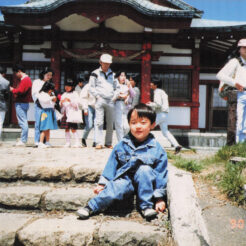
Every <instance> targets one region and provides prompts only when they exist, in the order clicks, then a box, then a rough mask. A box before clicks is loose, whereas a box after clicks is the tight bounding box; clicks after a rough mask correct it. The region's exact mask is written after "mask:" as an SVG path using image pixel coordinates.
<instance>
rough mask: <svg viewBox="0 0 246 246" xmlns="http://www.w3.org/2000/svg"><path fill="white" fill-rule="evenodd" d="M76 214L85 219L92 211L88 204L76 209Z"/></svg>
mask: <svg viewBox="0 0 246 246" xmlns="http://www.w3.org/2000/svg"><path fill="white" fill-rule="evenodd" d="M76 214H77V215H78V216H79V218H80V219H82V220H87V219H88V218H89V217H90V216H91V215H92V214H93V211H92V210H91V208H90V207H89V206H85V207H84V208H79V209H78V210H77V211H76Z"/></svg>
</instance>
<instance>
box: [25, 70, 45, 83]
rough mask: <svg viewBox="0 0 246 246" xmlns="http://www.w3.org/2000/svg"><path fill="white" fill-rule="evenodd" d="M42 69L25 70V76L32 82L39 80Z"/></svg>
mask: <svg viewBox="0 0 246 246" xmlns="http://www.w3.org/2000/svg"><path fill="white" fill-rule="evenodd" d="M43 69H44V68H43V67H34V68H32V69H26V74H27V75H28V76H29V77H30V78H31V80H32V81H34V80H35V79H38V78H39V74H40V73H41V71H42V70H43Z"/></svg>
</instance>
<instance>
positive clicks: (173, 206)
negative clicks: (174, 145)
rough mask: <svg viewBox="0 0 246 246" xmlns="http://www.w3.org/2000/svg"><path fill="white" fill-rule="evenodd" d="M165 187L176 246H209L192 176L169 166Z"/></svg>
mask: <svg viewBox="0 0 246 246" xmlns="http://www.w3.org/2000/svg"><path fill="white" fill-rule="evenodd" d="M168 169H169V173H168V175H169V180H168V186H167V192H168V199H169V201H168V202H169V211H170V220H171V226H172V235H173V239H174V241H175V242H176V244H177V246H190V245H192V246H200V245H207V246H208V245H210V243H209V237H208V232H207V228H206V225H205V222H204V219H203V217H202V212H201V208H200V206H199V203H198V198H197V196H196V191H195V187H194V183H193V180H192V176H191V174H190V173H188V172H185V171H183V170H180V169H177V168H176V167H174V166H172V165H171V164H169V168H168Z"/></svg>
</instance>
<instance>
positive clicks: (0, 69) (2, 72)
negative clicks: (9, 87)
mask: <svg viewBox="0 0 246 246" xmlns="http://www.w3.org/2000/svg"><path fill="white" fill-rule="evenodd" d="M6 72H7V68H6V67H2V66H0V74H6Z"/></svg>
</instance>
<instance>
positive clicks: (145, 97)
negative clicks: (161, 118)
mask: <svg viewBox="0 0 246 246" xmlns="http://www.w3.org/2000/svg"><path fill="white" fill-rule="evenodd" d="M142 50H144V51H145V53H144V54H143V56H142V69H141V70H142V72H141V102H142V103H147V102H149V101H150V81H151V50H152V44H151V41H145V42H144V43H143V45H142Z"/></svg>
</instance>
